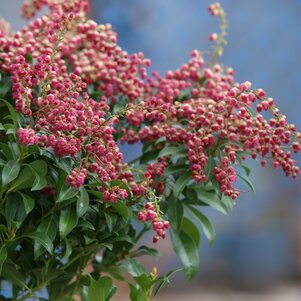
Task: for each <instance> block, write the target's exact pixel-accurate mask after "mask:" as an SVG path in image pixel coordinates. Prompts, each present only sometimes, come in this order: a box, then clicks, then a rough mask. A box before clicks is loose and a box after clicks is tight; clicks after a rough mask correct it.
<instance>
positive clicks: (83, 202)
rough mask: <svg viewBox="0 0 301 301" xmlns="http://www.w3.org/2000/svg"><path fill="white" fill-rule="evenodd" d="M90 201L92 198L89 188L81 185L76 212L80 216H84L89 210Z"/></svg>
mask: <svg viewBox="0 0 301 301" xmlns="http://www.w3.org/2000/svg"><path fill="white" fill-rule="evenodd" d="M89 201H90V199H89V194H88V192H87V190H86V189H85V188H84V187H81V188H80V194H79V196H78V198H77V203H76V212H77V215H78V216H79V217H80V216H83V215H84V214H85V213H86V212H87V210H88V208H89Z"/></svg>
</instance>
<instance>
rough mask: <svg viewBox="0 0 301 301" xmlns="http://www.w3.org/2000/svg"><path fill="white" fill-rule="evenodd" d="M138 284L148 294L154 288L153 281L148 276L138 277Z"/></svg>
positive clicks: (136, 278)
mask: <svg viewBox="0 0 301 301" xmlns="http://www.w3.org/2000/svg"><path fill="white" fill-rule="evenodd" d="M134 278H135V280H136V282H137V284H138V285H139V286H140V287H141V288H142V290H143V291H144V292H145V293H147V292H148V291H149V290H150V289H151V287H152V286H153V279H152V277H151V276H150V275H148V274H142V275H140V276H138V277H134Z"/></svg>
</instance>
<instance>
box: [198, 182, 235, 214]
mask: <svg viewBox="0 0 301 301" xmlns="http://www.w3.org/2000/svg"><path fill="white" fill-rule="evenodd" d="M195 191H196V193H197V196H198V200H200V201H202V202H203V203H205V204H207V205H209V206H211V207H212V208H214V209H216V210H218V211H220V212H221V213H223V214H227V213H228V211H229V209H228V207H227V206H226V205H225V204H224V203H223V202H222V201H221V200H220V199H219V197H218V195H217V194H216V193H215V192H208V191H204V190H203V189H202V188H201V189H195Z"/></svg>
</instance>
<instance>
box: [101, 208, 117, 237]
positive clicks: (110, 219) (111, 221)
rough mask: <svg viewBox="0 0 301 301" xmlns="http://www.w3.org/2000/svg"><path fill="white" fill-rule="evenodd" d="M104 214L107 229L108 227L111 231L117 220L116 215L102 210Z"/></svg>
mask: <svg viewBox="0 0 301 301" xmlns="http://www.w3.org/2000/svg"><path fill="white" fill-rule="evenodd" d="M104 216H105V219H106V223H107V226H108V229H109V231H110V232H112V231H113V228H114V227H115V225H116V222H117V216H116V214H112V213H110V214H108V213H105V212H104Z"/></svg>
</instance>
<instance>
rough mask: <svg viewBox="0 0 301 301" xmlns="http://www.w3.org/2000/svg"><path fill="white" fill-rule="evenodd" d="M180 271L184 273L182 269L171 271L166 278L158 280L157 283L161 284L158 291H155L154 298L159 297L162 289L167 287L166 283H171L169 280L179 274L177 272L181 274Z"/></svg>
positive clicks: (157, 288)
mask: <svg viewBox="0 0 301 301" xmlns="http://www.w3.org/2000/svg"><path fill="white" fill-rule="evenodd" d="M179 271H182V269H176V270H171V271H169V272H168V273H167V274H166V276H163V277H159V278H158V280H157V282H159V283H158V285H157V287H156V289H155V291H154V294H153V296H154V297H155V296H157V294H158V293H159V291H160V290H161V288H162V287H163V286H164V285H165V283H170V281H169V279H170V278H171V277H172V276H173V275H174V274H175V273H177V272H179Z"/></svg>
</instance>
